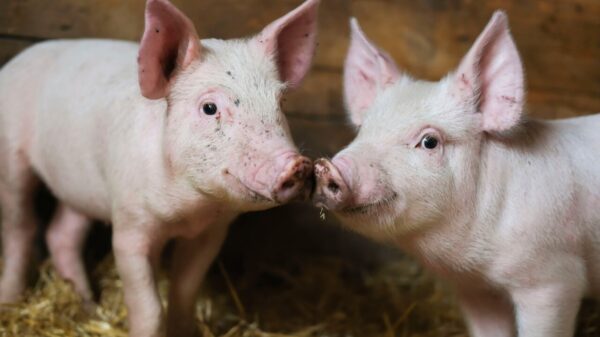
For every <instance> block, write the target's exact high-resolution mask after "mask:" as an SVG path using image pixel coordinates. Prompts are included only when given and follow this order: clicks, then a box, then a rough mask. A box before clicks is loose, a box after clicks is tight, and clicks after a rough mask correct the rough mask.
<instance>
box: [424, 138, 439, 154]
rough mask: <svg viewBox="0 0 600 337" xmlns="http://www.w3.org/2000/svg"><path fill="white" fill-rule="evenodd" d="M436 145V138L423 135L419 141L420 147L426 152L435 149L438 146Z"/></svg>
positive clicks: (437, 142)
mask: <svg viewBox="0 0 600 337" xmlns="http://www.w3.org/2000/svg"><path fill="white" fill-rule="evenodd" d="M438 144H439V141H438V140H437V138H435V137H433V136H431V135H425V136H424V137H423V139H421V146H422V147H423V148H425V149H428V150H433V149H435V148H436V147H437V146H438Z"/></svg>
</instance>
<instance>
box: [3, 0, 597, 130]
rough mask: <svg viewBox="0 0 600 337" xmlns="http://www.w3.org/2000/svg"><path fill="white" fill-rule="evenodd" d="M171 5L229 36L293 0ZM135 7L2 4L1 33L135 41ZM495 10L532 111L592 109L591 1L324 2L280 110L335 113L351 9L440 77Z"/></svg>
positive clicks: (9, 48) (412, 66) (138, 17)
mask: <svg viewBox="0 0 600 337" xmlns="http://www.w3.org/2000/svg"><path fill="white" fill-rule="evenodd" d="M173 2H174V3H175V4H176V5H177V6H178V7H180V8H181V9H182V10H183V11H184V12H185V13H186V14H188V15H189V16H190V17H191V18H192V19H193V21H194V22H195V24H196V26H197V27H198V31H199V33H200V35H201V36H203V37H219V38H232V37H240V36H245V35H248V34H251V33H255V32H258V31H259V30H260V29H261V28H262V27H263V26H264V25H266V24H268V23H269V22H271V21H272V20H274V19H275V18H277V17H279V16H281V15H283V14H284V13H286V12H287V11H289V10H291V9H292V8H294V7H295V6H297V5H298V4H299V3H300V0H245V1H238V0H203V1H197V0H174V1H173ZM143 7H144V1H143V0H131V1H119V0H88V1H79V0H54V1H46V0H4V1H0V35H2V34H4V35H14V36H30V37H46V38H58V37H83V36H85V37H112V38H123V39H133V40H135V39H138V38H139V36H140V35H141V32H142V29H143ZM496 8H505V9H506V10H507V12H508V13H509V16H510V21H511V26H512V31H513V34H514V36H515V39H516V41H517V44H518V47H519V49H520V51H521V54H522V57H523V60H524V63H525V66H526V70H527V83H528V90H529V92H531V93H534V94H535V97H533V99H530V102H531V103H532V104H533V108H532V111H536V114H537V111H542V110H543V109H539V110H538V109H537V108H535V106H538V105H539V106H541V107H546V108H552V106H557V107H558V106H561V107H566V106H567V105H569V104H574V105H575V106H574V107H576V108H578V109H581V110H582V111H594V110H599V109H600V108H599V107H598V105H597V104H598V100H597V99H595V98H596V97H599V96H600V34H598V32H599V31H600V20H598V17H600V1H597V0H574V1H569V2H566V1H549V0H532V1H520V0H506V1H505V0H492V1H485V2H484V1H471V0H459V1H453V2H447V1H441V0H428V1H409V0H327V1H323V5H322V9H321V14H320V22H321V28H320V37H319V43H320V45H319V48H318V50H317V55H316V60H315V68H314V69H313V71H312V73H311V74H310V75H309V78H308V79H307V80H306V82H305V84H304V86H303V87H302V88H301V89H300V91H299V92H296V93H292V94H290V95H289V96H288V102H287V103H286V104H285V106H286V109H288V108H289V110H290V111H294V113H297V114H301V115H307V116H311V118H312V117H315V116H321V117H323V118H329V117H332V116H333V117H335V116H337V117H335V118H338V119H339V118H340V116H341V115H342V112H341V111H342V108H343V106H342V99H341V83H342V80H341V67H342V65H343V61H344V58H345V53H346V51H347V45H348V17H349V16H350V15H355V16H357V17H358V18H359V20H360V22H361V24H362V25H363V28H364V30H365V31H366V32H367V34H368V35H369V36H370V37H371V38H372V39H373V40H374V41H376V42H377V44H379V45H380V46H382V47H384V48H385V49H387V50H389V51H390V52H391V54H392V55H393V56H394V58H395V59H396V60H397V61H398V63H399V64H400V65H401V67H403V68H404V69H406V70H407V71H408V72H409V73H412V74H414V75H415V76H417V77H421V78H425V79H439V78H440V77H442V76H444V75H445V74H446V73H447V72H448V71H449V70H451V69H453V68H454V67H455V66H456V65H457V64H458V62H459V60H460V58H461V57H462V56H463V54H464V53H465V52H466V51H467V49H468V48H469V47H470V45H471V44H472V42H473V40H474V39H475V38H476V36H477V35H478V34H479V32H480V31H481V30H482V29H483V27H484V26H485V24H486V22H487V21H488V20H489V18H490V16H491V13H492V12H493V10H494V9H496ZM26 44H27V43H21V42H5V41H0V53H2V54H1V55H3V57H4V59H6V58H8V55H11V54H14V53H15V52H16V51H17V50H18V49H20V47H19V46H21V47H22V46H24V45H26ZM545 100H549V101H551V102H552V104H547V105H546V103H545ZM561 109H562V108H561ZM541 114H542V115H555V113H554V112H543V113H541ZM563 114H564V113H558V115H563Z"/></svg>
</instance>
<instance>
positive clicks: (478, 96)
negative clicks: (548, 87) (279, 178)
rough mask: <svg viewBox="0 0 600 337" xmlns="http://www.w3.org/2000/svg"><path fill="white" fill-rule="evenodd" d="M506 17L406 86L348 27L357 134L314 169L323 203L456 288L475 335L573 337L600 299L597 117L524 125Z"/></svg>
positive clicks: (349, 84)
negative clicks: (436, 75)
mask: <svg viewBox="0 0 600 337" xmlns="http://www.w3.org/2000/svg"><path fill="white" fill-rule="evenodd" d="M507 21H508V20H507V17H506V15H505V14H504V13H503V12H497V13H495V14H494V15H493V17H492V19H491V21H490V23H489V24H488V25H487V27H486V28H485V30H484V31H483V33H482V34H481V35H480V36H479V38H478V39H477V40H476V42H475V44H474V45H473V47H472V48H471V49H470V51H469V52H468V53H467V55H466V56H465V57H464V59H463V60H462V62H461V63H460V65H459V67H458V69H457V70H456V71H455V72H453V73H451V74H450V75H448V76H447V77H445V78H444V79H442V80H441V81H439V82H427V81H420V80H415V79H413V78H410V77H409V76H408V75H406V74H404V73H402V72H401V71H400V70H399V68H398V67H397V66H396V65H395V64H394V62H393V61H392V59H391V58H390V57H389V55H388V54H386V53H385V52H384V51H382V50H380V49H379V48H377V47H376V46H375V45H374V44H373V43H371V42H370V41H369V40H368V39H367V38H366V37H365V35H364V34H363V32H362V31H361V30H360V28H359V26H358V24H357V23H356V21H353V22H352V42H351V47H350V51H349V54H348V58H347V62H346V67H345V95H346V103H347V108H348V111H349V115H350V119H351V120H352V122H353V123H354V124H355V125H356V126H358V127H359V131H358V135H357V137H356V139H355V140H354V141H353V142H352V143H351V144H350V145H349V146H348V147H347V148H346V149H344V150H343V151H341V152H340V153H338V154H337V155H336V156H335V157H334V158H333V160H331V161H330V160H328V159H320V160H318V161H317V162H316V163H315V174H316V179H317V187H316V191H315V194H314V201H315V203H316V205H318V206H322V207H326V208H328V209H330V210H332V211H334V212H335V213H336V215H337V216H338V217H339V218H340V220H341V221H342V223H343V224H345V225H346V226H348V227H349V228H351V229H353V230H356V231H357V232H360V233H362V234H364V235H366V236H368V237H371V238H373V239H375V240H379V241H383V242H388V243H391V244H393V245H396V246H398V247H400V248H402V249H404V250H405V251H407V252H408V253H410V254H412V255H414V256H415V257H416V258H417V259H418V260H420V261H421V262H422V263H423V264H424V265H425V266H426V267H428V268H429V269H430V270H432V271H433V272H434V273H436V274H438V275H440V276H441V277H443V278H445V279H446V280H448V281H449V282H450V283H452V284H454V285H455V287H456V290H457V293H458V297H459V300H460V303H461V305H462V308H463V310H464V313H465V316H466V319H467V323H468V327H469V329H470V332H471V335H472V336H479V337H484V336H485V337H490V336H492V337H508V336H515V334H518V336H521V337H534V336H539V337H559V336H560V337H567V336H572V335H573V333H574V324H575V317H576V314H577V311H578V308H579V304H580V301H581V299H582V298H583V297H585V296H587V295H589V296H600V166H598V158H600V116H598V115H596V116H588V117H579V118H573V119H566V120H557V121H542V120H534V119H529V120H526V119H525V118H523V104H524V78H523V68H522V64H521V60H520V58H519V54H518V52H517V49H516V47H515V44H514V42H513V40H512V38H511V35H510V33H509V28H508V23H507Z"/></svg>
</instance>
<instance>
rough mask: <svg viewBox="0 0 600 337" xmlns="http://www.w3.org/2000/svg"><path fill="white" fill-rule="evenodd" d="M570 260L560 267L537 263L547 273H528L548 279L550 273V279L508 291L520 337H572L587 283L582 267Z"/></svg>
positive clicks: (542, 271)
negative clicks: (513, 306)
mask: <svg viewBox="0 0 600 337" xmlns="http://www.w3.org/2000/svg"><path fill="white" fill-rule="evenodd" d="M554 258H555V259H556V260H558V259H557V258H556V257H554ZM570 260H571V261H569V262H565V263H563V264H560V265H557V264H555V265H551V264H552V262H551V261H548V260H545V261H540V262H539V263H540V266H543V268H544V269H546V270H543V269H542V270H540V269H538V270H533V269H532V270H530V273H532V274H533V273H537V274H538V275H544V274H546V275H548V274H547V273H548V272H551V273H553V277H552V278H544V280H543V281H540V282H536V283H535V284H530V285H524V286H523V285H521V286H519V287H514V288H512V289H511V290H510V294H511V297H512V299H513V302H514V304H515V311H516V317H517V327H518V331H519V337H572V336H573V334H574V332H575V322H576V317H577V312H578V311H579V306H580V302H581V298H582V297H583V294H584V292H585V285H586V281H585V268H584V265H583V263H581V262H579V261H573V259H570ZM567 261H568V260H567ZM544 262H546V263H544ZM536 276H537V275H536ZM536 276H532V278H535V277H536ZM544 276H545V275H544Z"/></svg>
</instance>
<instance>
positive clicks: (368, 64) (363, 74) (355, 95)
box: [344, 18, 401, 126]
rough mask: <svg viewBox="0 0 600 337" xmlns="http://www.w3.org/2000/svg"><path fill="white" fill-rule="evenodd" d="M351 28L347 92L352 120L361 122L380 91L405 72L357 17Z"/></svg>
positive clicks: (347, 102)
mask: <svg viewBox="0 0 600 337" xmlns="http://www.w3.org/2000/svg"><path fill="white" fill-rule="evenodd" d="M350 30H351V38H350V50H349V51H348V56H347V58H346V64H345V67H344V96H345V100H346V108H347V110H348V112H349V114H350V120H351V121H352V122H353V123H354V125H356V126H360V125H361V124H362V121H363V119H364V114H365V112H366V110H367V109H368V108H369V107H370V106H371V104H372V103H373V101H374V100H375V96H376V95H377V93H378V92H379V91H381V90H382V89H385V88H386V87H388V86H389V85H391V84H393V83H395V82H396V81H397V80H398V79H399V78H400V77H401V73H400V71H399V70H398V67H397V66H396V64H395V63H394V61H393V60H392V58H391V57H390V55H389V54H388V53H386V52H385V51H383V50H381V49H379V48H378V47H377V46H376V45H375V44H373V43H372V42H371V41H370V40H369V39H368V38H367V37H366V35H365V34H364V33H363V31H362V29H361V28H360V26H359V25H358V21H357V20H356V19H355V18H352V19H351V20H350Z"/></svg>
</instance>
